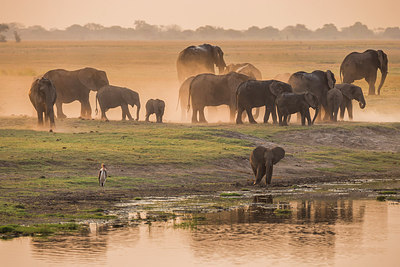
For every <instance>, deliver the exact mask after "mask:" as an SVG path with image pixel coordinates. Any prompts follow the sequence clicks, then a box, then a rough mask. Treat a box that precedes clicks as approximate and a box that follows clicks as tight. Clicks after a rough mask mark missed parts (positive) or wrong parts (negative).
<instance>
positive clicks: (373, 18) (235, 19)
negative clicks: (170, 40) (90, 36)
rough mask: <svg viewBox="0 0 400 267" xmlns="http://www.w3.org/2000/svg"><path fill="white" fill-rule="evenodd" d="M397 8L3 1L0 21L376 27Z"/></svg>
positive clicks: (394, 4) (391, 4) (358, 3)
mask: <svg viewBox="0 0 400 267" xmlns="http://www.w3.org/2000/svg"><path fill="white" fill-rule="evenodd" d="M399 9H400V2H399V1H398V0H381V1H379V2H377V1H372V0H351V1H348V0H336V1H327V0H300V1H294V0H279V1H276V0H252V1H246V2H244V1H239V0H219V1H214V0H203V1H186V0H169V1H164V0H157V1H144V0H136V1H131V0H114V1H108V0H86V1H82V0H69V1H62V0H35V1H32V0H2V4H1V9H0V18H1V21H0V22H2V23H10V22H19V23H22V24H24V25H25V26H32V25H42V26H44V27H46V28H48V29H51V28H59V29H63V28H66V27H68V26H70V25H72V24H81V25H83V24H86V23H92V22H93V23H99V24H102V25H104V26H113V25H118V26H123V27H132V26H133V22H134V21H135V20H145V21H146V22H148V23H150V24H156V25H171V24H177V25H179V26H181V27H183V28H184V29H195V28H197V27H200V26H203V25H212V26H220V27H224V28H233V29H247V28H248V27H250V26H259V27H265V26H274V27H277V28H280V29H282V28H284V27H286V26H288V25H295V24H298V23H300V24H305V25H306V26H307V27H309V28H310V29H316V28H319V27H321V26H322V25H323V24H325V23H334V24H335V25H336V26H338V28H340V27H344V26H348V25H351V24H353V23H354V22H356V21H361V22H362V23H364V24H366V25H368V26H369V27H370V28H377V27H394V26H399V24H400V23H399V22H400V21H399V18H398V14H397V13H398V10H399Z"/></svg>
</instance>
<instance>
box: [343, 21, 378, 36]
mask: <svg viewBox="0 0 400 267" xmlns="http://www.w3.org/2000/svg"><path fill="white" fill-rule="evenodd" d="M342 33H343V35H344V36H345V37H346V38H348V39H372V38H374V37H375V36H374V32H373V31H372V30H370V29H368V27H367V25H364V24H362V23H361V22H356V23H354V24H353V25H352V26H349V27H344V28H342Z"/></svg>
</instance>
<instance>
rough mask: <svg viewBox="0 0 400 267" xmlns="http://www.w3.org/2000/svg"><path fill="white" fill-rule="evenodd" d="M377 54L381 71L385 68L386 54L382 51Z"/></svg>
mask: <svg viewBox="0 0 400 267" xmlns="http://www.w3.org/2000/svg"><path fill="white" fill-rule="evenodd" d="M377 53H378V59H379V65H380V69H384V67H385V53H384V52H383V51H382V50H378V51H377Z"/></svg>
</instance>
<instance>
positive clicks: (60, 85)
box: [43, 68, 109, 119]
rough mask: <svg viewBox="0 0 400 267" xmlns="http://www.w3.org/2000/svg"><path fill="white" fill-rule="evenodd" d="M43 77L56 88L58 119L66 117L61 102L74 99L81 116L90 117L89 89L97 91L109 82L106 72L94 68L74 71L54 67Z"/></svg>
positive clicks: (68, 101) (69, 101)
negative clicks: (78, 104) (78, 103)
mask: <svg viewBox="0 0 400 267" xmlns="http://www.w3.org/2000/svg"><path fill="white" fill-rule="evenodd" d="M43 77H45V78H47V79H49V80H50V81H51V82H52V83H53V85H54V87H55V88H56V90H57V100H56V107H57V117H58V118H60V119H62V118H66V116H65V114H64V113H63V110H62V104H63V103H71V102H73V101H75V100H78V101H79V102H80V103H81V118H91V115H92V108H91V107H90V103H89V93H90V91H91V90H92V91H98V90H99V89H100V88H101V87H103V86H105V85H108V84H109V82H108V78H107V74H106V73H105V72H104V71H102V70H97V69H94V68H83V69H79V70H74V71H67V70H63V69H55V70H50V71H48V72H46V73H45V74H44V76H43Z"/></svg>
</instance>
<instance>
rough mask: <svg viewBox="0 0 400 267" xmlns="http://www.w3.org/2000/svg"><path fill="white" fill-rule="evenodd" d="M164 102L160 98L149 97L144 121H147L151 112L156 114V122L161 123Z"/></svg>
mask: <svg viewBox="0 0 400 267" xmlns="http://www.w3.org/2000/svg"><path fill="white" fill-rule="evenodd" d="M164 109H165V102H164V101H163V100H160V99H149V100H148V101H147V103H146V121H147V122H148V121H149V116H150V115H151V114H156V117H157V122H158V123H162V117H163V115H164Z"/></svg>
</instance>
